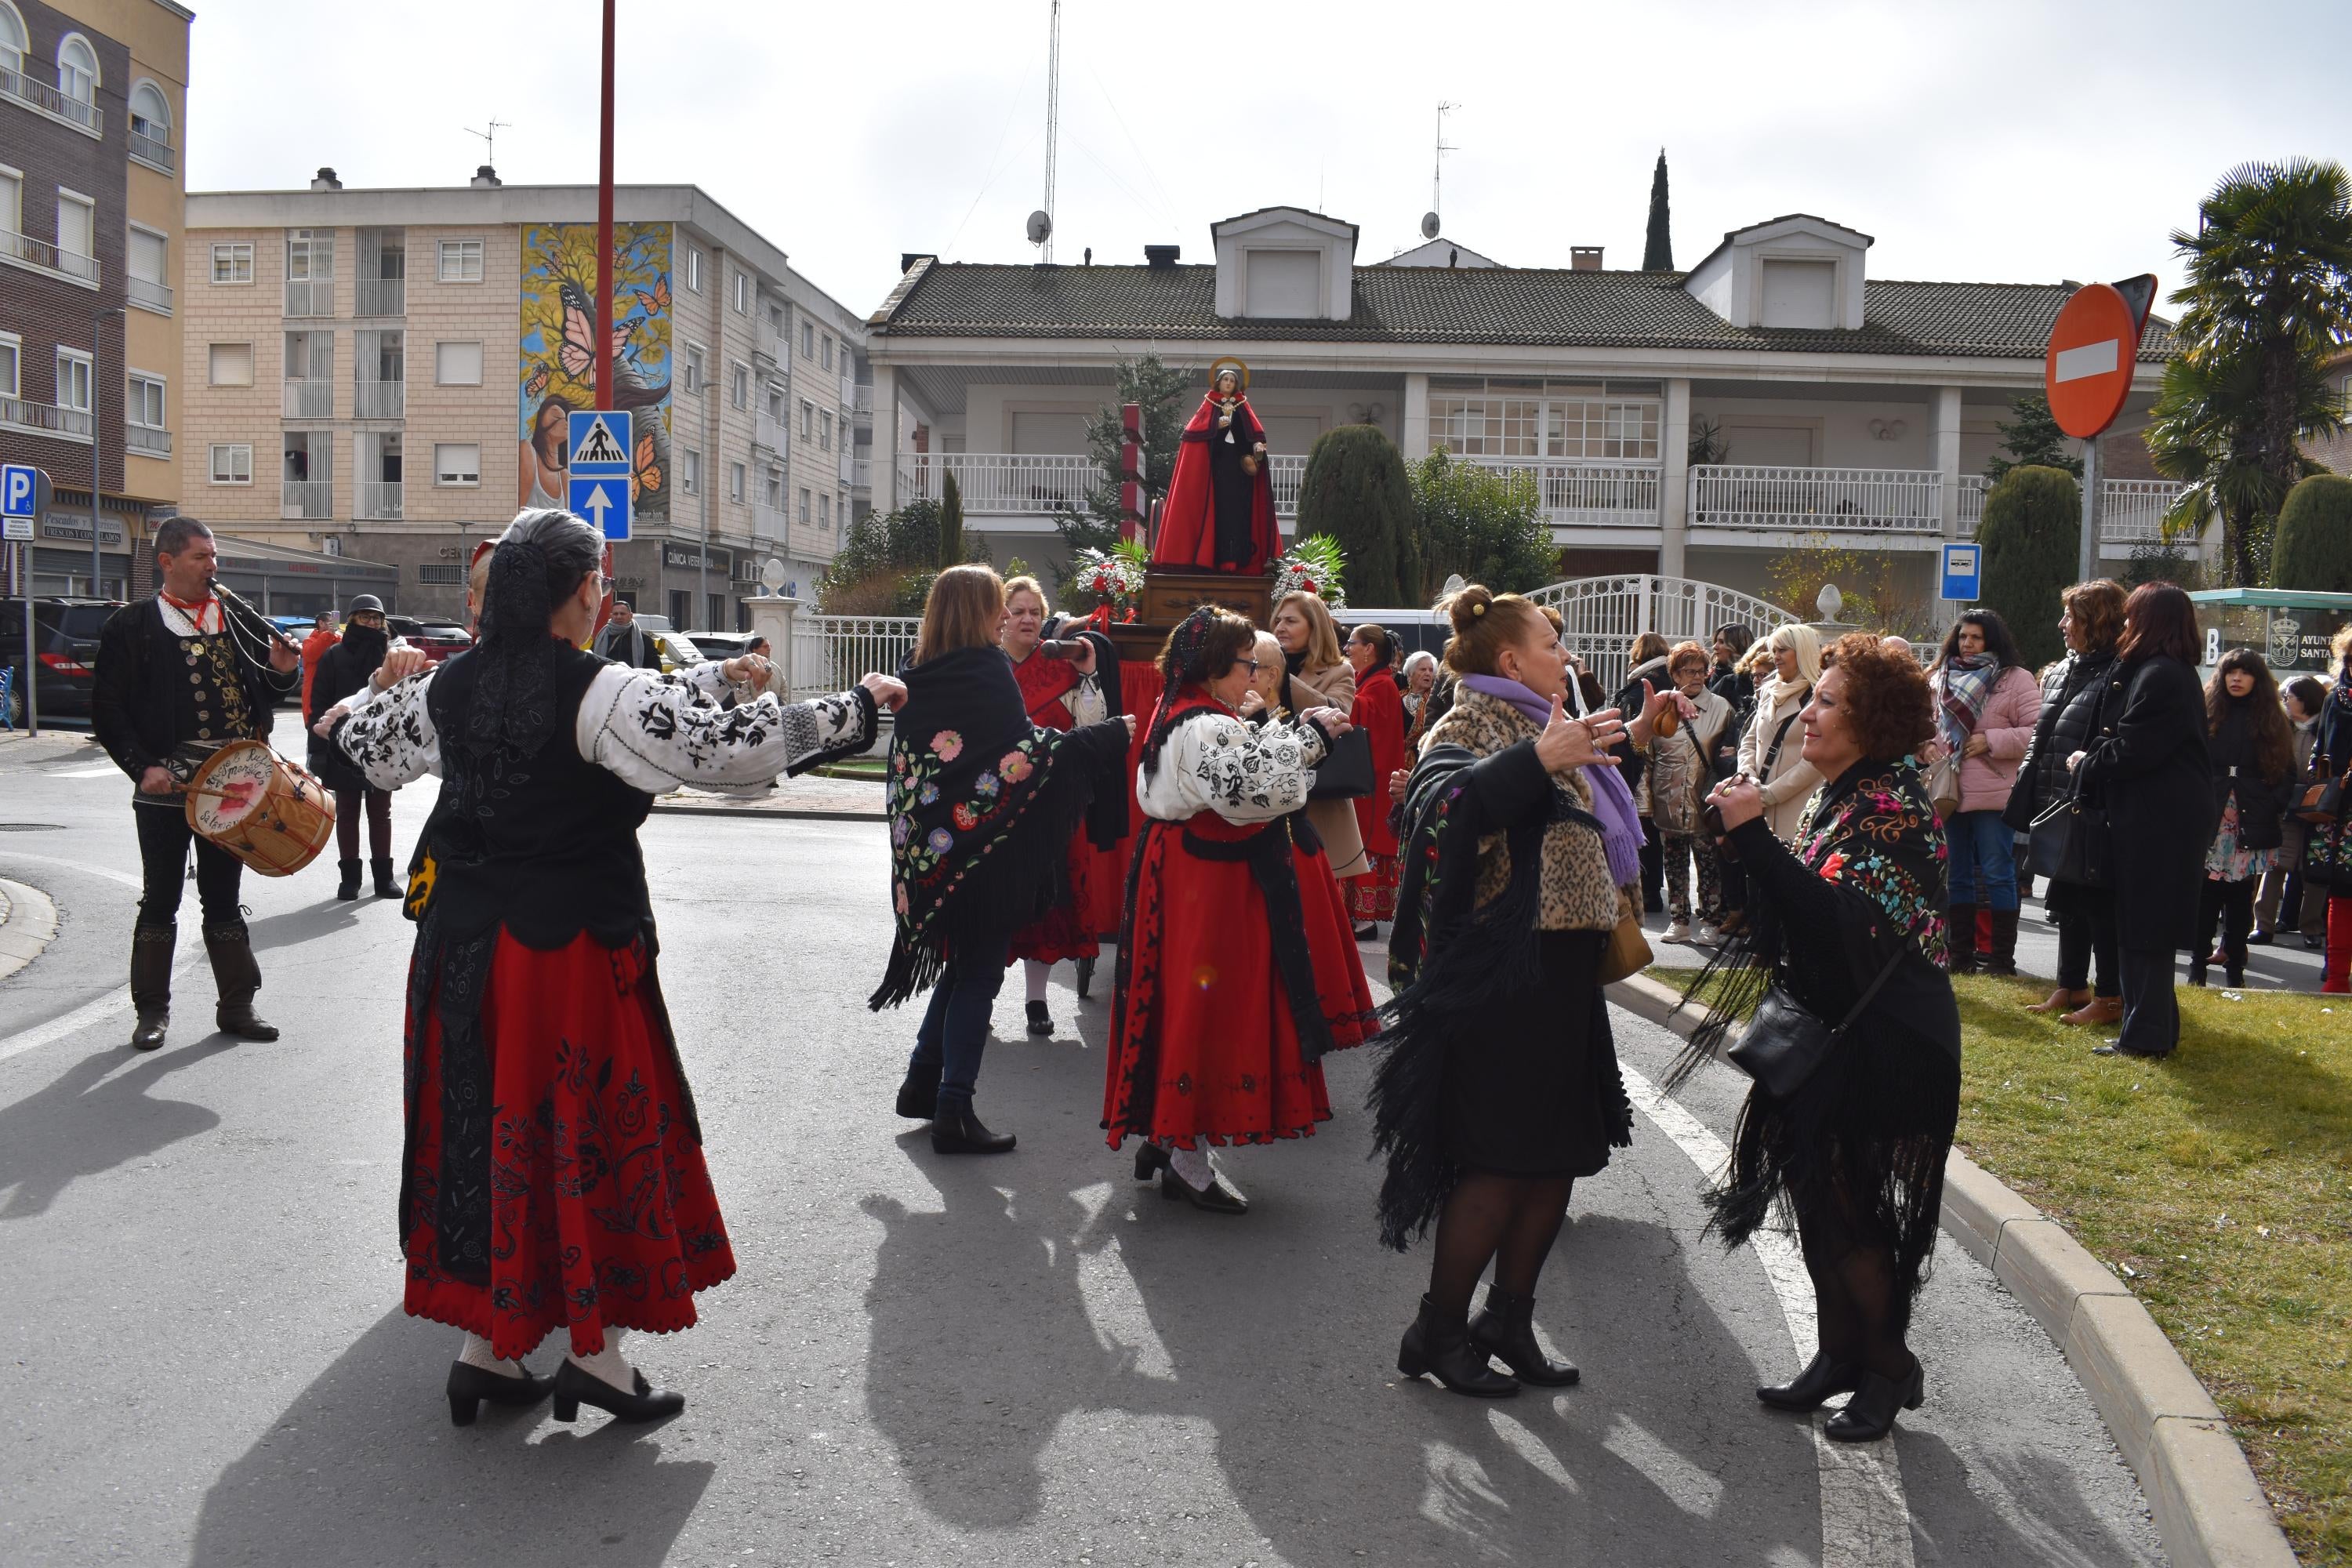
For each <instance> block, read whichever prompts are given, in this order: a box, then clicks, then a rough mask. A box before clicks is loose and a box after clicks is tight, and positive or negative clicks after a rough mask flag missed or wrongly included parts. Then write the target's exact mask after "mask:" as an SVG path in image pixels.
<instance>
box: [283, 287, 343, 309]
mask: <svg viewBox="0 0 2352 1568" xmlns="http://www.w3.org/2000/svg"><path fill="white" fill-rule="evenodd" d="M286 313H287V314H288V315H289V316H331V315H333V314H334V313H335V280H334V279H331V278H310V279H287V282H286Z"/></svg>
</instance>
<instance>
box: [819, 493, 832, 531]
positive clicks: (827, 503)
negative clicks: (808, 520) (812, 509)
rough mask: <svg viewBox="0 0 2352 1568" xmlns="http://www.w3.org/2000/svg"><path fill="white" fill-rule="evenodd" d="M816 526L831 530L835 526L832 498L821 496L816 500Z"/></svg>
mask: <svg viewBox="0 0 2352 1568" xmlns="http://www.w3.org/2000/svg"><path fill="white" fill-rule="evenodd" d="M816 525H817V526H818V527H819V528H825V529H829V528H831V527H832V526H833V498H832V497H831V496H819V497H817V498H816Z"/></svg>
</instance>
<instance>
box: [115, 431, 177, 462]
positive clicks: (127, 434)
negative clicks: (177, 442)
mask: <svg viewBox="0 0 2352 1568" xmlns="http://www.w3.org/2000/svg"><path fill="white" fill-rule="evenodd" d="M122 445H123V446H124V447H125V448H127V449H128V450H129V451H130V452H131V456H133V457H137V458H168V457H170V456H171V455H172V433H171V432H170V431H169V430H158V429H157V428H155V426H152V425H125V426H123V427H122Z"/></svg>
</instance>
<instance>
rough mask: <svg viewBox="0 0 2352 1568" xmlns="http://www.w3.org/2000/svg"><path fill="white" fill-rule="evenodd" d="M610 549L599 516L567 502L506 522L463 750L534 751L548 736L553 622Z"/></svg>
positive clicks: (478, 645)
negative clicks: (586, 515)
mask: <svg viewBox="0 0 2352 1568" xmlns="http://www.w3.org/2000/svg"><path fill="white" fill-rule="evenodd" d="M603 557H604V535H603V534H602V533H600V532H598V531H597V530H596V528H595V525H594V524H593V523H590V522H587V521H583V520H582V519H580V518H578V517H575V516H573V515H572V513H570V512H568V511H565V510H562V509H561V508H556V507H546V508H538V507H534V508H532V509H530V510H527V511H524V512H521V513H520V514H519V515H518V516H517V517H516V518H515V520H514V521H512V522H510V523H509V524H508V525H507V531H506V532H505V533H503V534H501V535H500V536H499V543H498V548H497V549H496V550H494V551H492V552H490V575H489V583H488V587H487V589H486V590H485V592H484V594H483V600H482V620H481V636H480V637H479V639H478V640H477V641H476V642H475V644H474V646H473V647H472V648H471V649H470V650H469V651H468V652H467V656H466V657H467V658H472V659H477V660H479V661H480V662H479V664H478V667H477V673H476V676H475V684H474V700H473V701H472V703H471V704H470V705H469V709H468V711H467V715H466V731H465V733H464V734H463V735H461V736H459V737H458V738H457V747H458V749H459V750H461V751H463V752H467V754H468V755H471V756H473V757H476V758H488V756H490V755H491V754H493V753H494V752H507V753H508V754H509V755H515V756H528V755H530V754H531V753H532V752H537V751H538V750H539V749H540V747H541V746H542V745H544V744H546V742H547V737H548V731H549V727H550V726H551V724H552V723H553V722H554V715H553V714H552V713H551V711H550V710H549V708H548V702H547V668H548V659H549V658H550V656H551V655H552V654H553V653H554V651H555V638H554V637H553V636H552V635H551V633H550V632H549V630H548V625H547V623H548V620H549V618H550V617H551V616H553V615H554V613H555V606H556V605H560V604H562V602H563V601H564V600H565V599H567V598H569V597H570V596H571V595H572V594H573V593H574V592H575V591H577V590H578V588H579V586H580V581H581V579H582V578H583V577H585V576H587V575H588V574H590V573H592V572H593V571H595V570H596V566H597V563H598V562H599V561H600V560H602V559H603Z"/></svg>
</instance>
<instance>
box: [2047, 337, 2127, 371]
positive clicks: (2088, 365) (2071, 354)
mask: <svg viewBox="0 0 2352 1568" xmlns="http://www.w3.org/2000/svg"><path fill="white" fill-rule="evenodd" d="M2123 352H2124V345H2123V342H2122V340H2121V339H2118V338H2109V339H2107V340H2106V341H2105V342H2096V343H2084V344H2083V345H2082V346H2081V347H2080V348H2072V349H2060V350H2059V351H2058V379H2059V380H2060V381H2080V380H2082V379H2083V378H2084V376H2086V375H2108V374H2113V373H2114V371H2115V368H2116V366H2117V365H2119V364H2121V363H2123Z"/></svg>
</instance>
